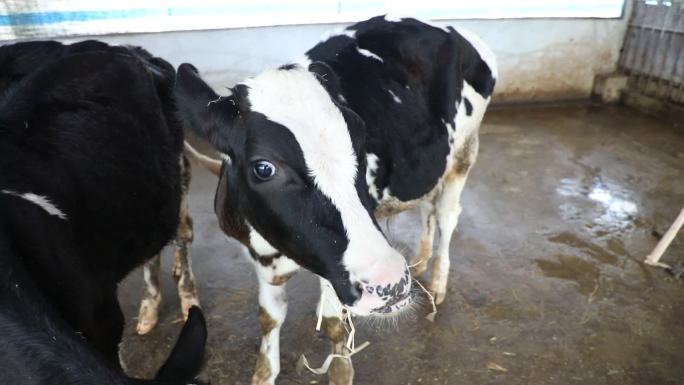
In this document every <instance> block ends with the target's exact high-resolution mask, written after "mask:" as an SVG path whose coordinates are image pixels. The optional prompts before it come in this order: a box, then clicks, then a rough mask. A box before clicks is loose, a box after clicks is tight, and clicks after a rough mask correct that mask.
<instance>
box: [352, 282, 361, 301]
mask: <svg viewBox="0 0 684 385" xmlns="http://www.w3.org/2000/svg"><path fill="white" fill-rule="evenodd" d="M352 294H354V296H355V297H356V298H361V294H363V286H362V285H361V283H359V282H356V283H355V284H354V289H353V290H352Z"/></svg>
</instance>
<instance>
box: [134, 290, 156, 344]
mask: <svg viewBox="0 0 684 385" xmlns="http://www.w3.org/2000/svg"><path fill="white" fill-rule="evenodd" d="M160 303H161V295H156V296H154V297H148V298H144V299H143V300H142V301H141V302H140V311H139V312H138V324H137V325H136V326H135V332H136V333H138V334H139V335H143V334H147V333H149V332H150V331H151V330H152V329H154V327H155V326H156V325H157V322H158V321H159V304H160Z"/></svg>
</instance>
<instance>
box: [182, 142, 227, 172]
mask: <svg viewBox="0 0 684 385" xmlns="http://www.w3.org/2000/svg"><path fill="white" fill-rule="evenodd" d="M185 153H186V154H188V155H190V157H191V158H193V159H195V160H196V161H198V162H199V163H200V164H201V165H202V166H204V167H205V168H206V169H207V170H209V171H211V173H212V174H214V175H216V176H220V175H221V161H220V160H218V159H214V158H210V157H208V156H206V155H204V154H202V153H200V152H199V151H197V150H196V149H195V148H194V147H192V146H191V145H190V143H188V142H185Z"/></svg>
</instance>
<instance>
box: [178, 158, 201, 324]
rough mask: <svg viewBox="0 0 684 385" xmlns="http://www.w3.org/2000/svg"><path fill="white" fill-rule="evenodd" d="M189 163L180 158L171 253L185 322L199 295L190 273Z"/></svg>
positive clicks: (197, 304) (193, 277) (197, 303)
mask: <svg viewBox="0 0 684 385" xmlns="http://www.w3.org/2000/svg"><path fill="white" fill-rule="evenodd" d="M190 171H191V170H190V162H189V161H188V158H187V157H186V156H185V155H183V156H182V157H181V191H182V193H181V194H182V195H181V206H180V214H179V218H178V230H177V231H176V240H175V242H174V243H175V245H174V253H173V276H174V277H175V278H176V279H177V281H178V282H177V284H178V297H179V298H180V303H181V311H182V314H183V319H184V320H187V318H188V312H189V311H190V308H191V307H193V306H199V295H198V289H197V282H195V274H193V272H192V249H191V246H192V240H193V231H192V230H193V229H192V218H191V217H190V213H189V208H188V191H189V188H190V177H191V174H190Z"/></svg>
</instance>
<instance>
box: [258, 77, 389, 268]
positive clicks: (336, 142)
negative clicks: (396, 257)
mask: <svg viewBox="0 0 684 385" xmlns="http://www.w3.org/2000/svg"><path fill="white" fill-rule="evenodd" d="M314 76H315V75H314V74H313V73H311V72H309V71H308V70H307V69H305V68H301V67H298V68H293V69H290V70H270V71H266V72H263V73H262V74H260V75H258V76H256V77H254V78H252V79H249V80H247V81H246V82H245V83H244V84H245V85H247V86H248V87H249V96H248V98H249V102H250V105H251V109H252V110H253V111H256V112H259V113H262V114H264V115H265V116H266V117H267V118H268V119H269V120H271V121H273V122H275V123H278V124H281V125H283V126H284V127H287V128H288V129H289V130H290V131H291V132H292V134H293V135H294V136H295V139H296V140H297V142H298V144H299V146H300V147H301V149H302V152H303V154H304V160H305V162H306V165H307V167H308V168H309V174H310V175H311V177H312V178H313V180H314V182H315V184H316V187H317V188H318V189H319V190H320V191H321V192H322V193H323V194H324V195H326V196H327V197H328V198H329V199H330V200H331V201H332V203H333V204H334V205H335V207H336V208H337V210H338V211H339V212H340V215H341V217H342V224H343V225H344V228H345V230H346V232H347V236H348V238H349V245H348V247H347V250H346V251H345V254H344V256H343V259H342V262H343V264H344V265H345V267H346V268H347V270H348V271H349V272H350V273H351V275H354V272H361V271H363V270H364V267H368V265H369V264H374V263H377V262H380V263H381V262H382V261H381V259H382V258H383V257H390V256H393V254H394V253H396V251H394V250H393V249H392V248H391V247H390V246H389V244H388V243H387V240H386V239H385V238H384V237H383V236H382V234H381V233H380V231H379V230H378V229H377V228H376V227H375V225H374V224H373V220H372V219H371V216H370V215H369V214H368V211H366V209H365V207H363V205H362V204H361V200H360V199H359V196H358V193H357V191H356V187H355V184H354V182H355V178H356V175H357V172H358V169H357V166H358V165H357V161H356V154H355V153H354V149H353V146H352V141H351V137H350V134H349V130H348V128H347V124H346V122H345V120H344V117H343V115H342V112H341V111H340V110H339V109H338V108H337V106H335V104H333V102H332V100H331V99H330V96H329V95H328V93H327V91H326V90H325V89H324V88H323V86H321V84H320V83H319V82H318V80H317V79H316V78H315V77H314ZM378 258H379V259H378ZM356 278H357V279H358V277H356ZM352 279H354V277H352Z"/></svg>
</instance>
